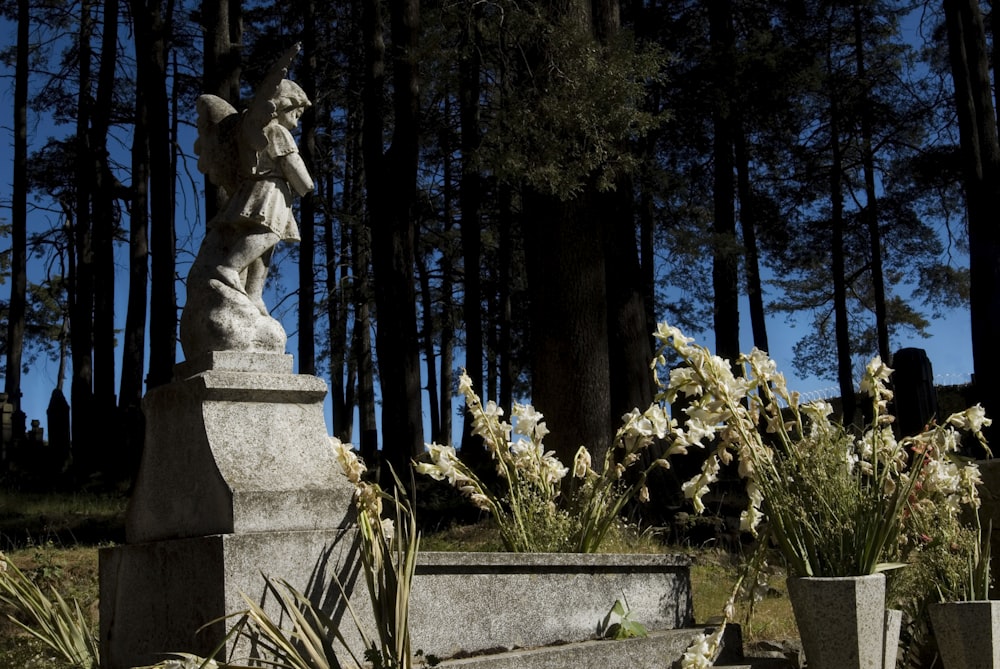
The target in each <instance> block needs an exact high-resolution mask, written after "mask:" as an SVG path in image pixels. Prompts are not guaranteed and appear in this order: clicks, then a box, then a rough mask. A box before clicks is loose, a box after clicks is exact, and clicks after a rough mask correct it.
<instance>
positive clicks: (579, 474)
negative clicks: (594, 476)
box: [573, 446, 592, 479]
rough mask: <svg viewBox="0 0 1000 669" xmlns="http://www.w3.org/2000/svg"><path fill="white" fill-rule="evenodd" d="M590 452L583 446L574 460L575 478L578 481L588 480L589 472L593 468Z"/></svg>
mask: <svg viewBox="0 0 1000 669" xmlns="http://www.w3.org/2000/svg"><path fill="white" fill-rule="evenodd" d="M591 464H592V463H591V459H590V451H588V450H587V449H586V447H584V446H581V447H580V448H579V449H578V450H577V451H576V457H575V458H573V476H575V477H576V478H578V479H582V478H586V476H587V472H589V471H590V467H591Z"/></svg>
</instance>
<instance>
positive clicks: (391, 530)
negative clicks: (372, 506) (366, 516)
mask: <svg viewBox="0 0 1000 669" xmlns="http://www.w3.org/2000/svg"><path fill="white" fill-rule="evenodd" d="M381 524H382V536H383V537H385V540H386V541H392V540H393V538H395V536H396V524H395V523H394V522H392V518H383V519H382V523H381Z"/></svg>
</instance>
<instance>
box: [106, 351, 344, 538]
mask: <svg viewBox="0 0 1000 669" xmlns="http://www.w3.org/2000/svg"><path fill="white" fill-rule="evenodd" d="M276 370H283V371H276ZM188 375H189V376H188ZM177 376H178V377H180V379H179V380H175V381H174V382H173V383H170V384H167V385H165V386H161V387H159V388H155V389H153V390H151V391H150V392H149V393H148V394H147V395H146V397H145V398H144V400H143V411H144V412H145V414H146V443H145V448H144V451H143V456H142V463H141V465H140V468H139V475H138V477H137V480H136V485H135V491H134V493H133V495H132V499H131V500H130V502H129V508H128V512H127V515H126V523H125V535H126V541H127V542H128V543H130V544H131V543H143V542H148V541H157V540H162V539H177V538H185V537H202V536H207V535H211V534H230V533H236V534H241V533H246V532H263V531H287V530H316V529H340V528H342V527H345V526H346V524H347V523H348V522H349V521H350V520H351V513H352V512H351V508H352V505H351V497H352V495H353V487H352V486H351V484H350V483H349V482H348V481H347V479H346V478H345V477H344V476H343V474H342V473H341V471H340V466H339V465H338V463H337V462H336V459H335V457H334V454H333V450H332V449H331V448H330V443H329V438H328V436H327V434H328V433H327V428H326V421H325V418H324V415H323V400H324V398H325V396H326V384H325V383H324V382H323V381H322V380H321V379H319V378H317V377H315V376H309V375H305V374H292V373H291V356H286V355H266V354H236V353H212V354H208V355H207V356H205V357H204V358H203V359H200V360H196V361H193V362H189V363H184V364H182V365H178V367H177ZM185 377H186V378H185Z"/></svg>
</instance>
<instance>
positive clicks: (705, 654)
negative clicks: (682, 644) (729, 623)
mask: <svg viewBox="0 0 1000 669" xmlns="http://www.w3.org/2000/svg"><path fill="white" fill-rule="evenodd" d="M725 629H726V623H723V624H721V625H719V626H718V627H717V628H716V629H715V631H714V632H712V633H711V634H710V635H708V636H706V635H704V634H699V635H698V636H696V637H695V638H694V642H693V643H692V644H691V645H690V646H688V649H687V650H686V651H684V655H683V656H682V657H681V669H708V667H711V666H713V665H714V664H715V657H716V655H718V653H719V646H720V642H721V640H722V633H723V632H724V631H725Z"/></svg>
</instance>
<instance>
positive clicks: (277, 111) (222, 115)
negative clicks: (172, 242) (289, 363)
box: [181, 44, 313, 360]
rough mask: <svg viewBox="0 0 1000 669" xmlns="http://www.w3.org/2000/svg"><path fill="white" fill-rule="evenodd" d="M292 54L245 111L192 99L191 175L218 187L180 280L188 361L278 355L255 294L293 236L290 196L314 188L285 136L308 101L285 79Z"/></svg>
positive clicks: (277, 329) (277, 339)
mask: <svg viewBox="0 0 1000 669" xmlns="http://www.w3.org/2000/svg"><path fill="white" fill-rule="evenodd" d="M299 49H300V47H299V45H297V44H296V45H295V46H294V47H292V48H291V49H290V50H289V51H288V52H286V53H285V54H284V55H283V56H282V57H281V59H279V60H278V62H277V63H275V65H274V66H273V67H272V68H271V70H270V72H269V73H268V75H267V76H266V77H265V78H264V81H263V82H262V83H261V85H260V86H259V87H258V88H257V91H256V94H255V95H254V98H253V100H252V101H251V102H250V104H249V106H248V108H247V109H246V111H244V112H242V113H240V112H237V111H236V109H234V108H233V106H232V105H230V104H229V103H228V102H226V101H225V100H223V99H222V98H220V97H217V96H215V95H202V96H200V97H199V98H198V100H197V111H198V140H197V141H196V142H195V152H196V153H197V154H198V157H199V158H198V169H199V171H201V172H202V173H204V174H206V175H207V176H208V178H209V180H210V181H211V182H212V183H213V184H215V185H216V186H218V188H219V201H220V206H219V212H218V214H216V215H215V217H213V218H212V220H210V221H209V222H208V225H207V226H206V227H207V229H206V232H205V238H204V240H203V241H202V244H201V248H200V249H199V251H198V256H197V258H196V259H195V261H194V264H193V265H192V267H191V271H190V272H189V274H188V282H187V302H186V304H185V307H184V311H183V313H182V315H181V346H182V347H183V349H184V354H185V356H186V357H187V359H188V360H191V359H193V358H194V357H196V356H198V355H199V354H201V353H205V352H207V351H234V350H235V351H265V352H274V353H284V350H285V341H286V337H285V332H284V329H283V328H282V327H281V324H280V323H278V321H276V320H275V319H273V318H271V316H270V314H269V313H268V310H267V307H266V306H265V304H264V299H263V291H264V283H265V280H266V279H267V273H268V268H269V265H270V261H271V256H272V255H273V253H274V247H275V246H276V245H277V244H278V242H281V241H299V240H300V237H299V228H298V225H297V224H296V222H295V216H294V214H293V211H292V200H293V197H294V196H295V195H296V194H298V195H300V196H303V195H306V194H307V193H310V192H312V190H313V181H312V177H310V175H309V171H308V170H307V169H306V166H305V163H304V162H303V161H302V157H301V156H300V155H299V151H298V147H297V146H296V144H295V139H294V138H293V137H292V131H293V130H295V129H296V128H297V127H298V123H299V118H300V117H301V116H302V113H303V111H305V109H306V108H307V107H309V106H310V102H309V98H308V97H307V96H306V94H305V92H304V91H303V90H302V89H301V88H300V87H299V86H298V85H297V84H295V83H294V82H292V81H290V80H288V79H286V78H285V76H286V75H287V74H288V67H289V65H290V64H291V62H292V59H293V58H294V57H295V55H296V54H297V53H298V51H299Z"/></svg>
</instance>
